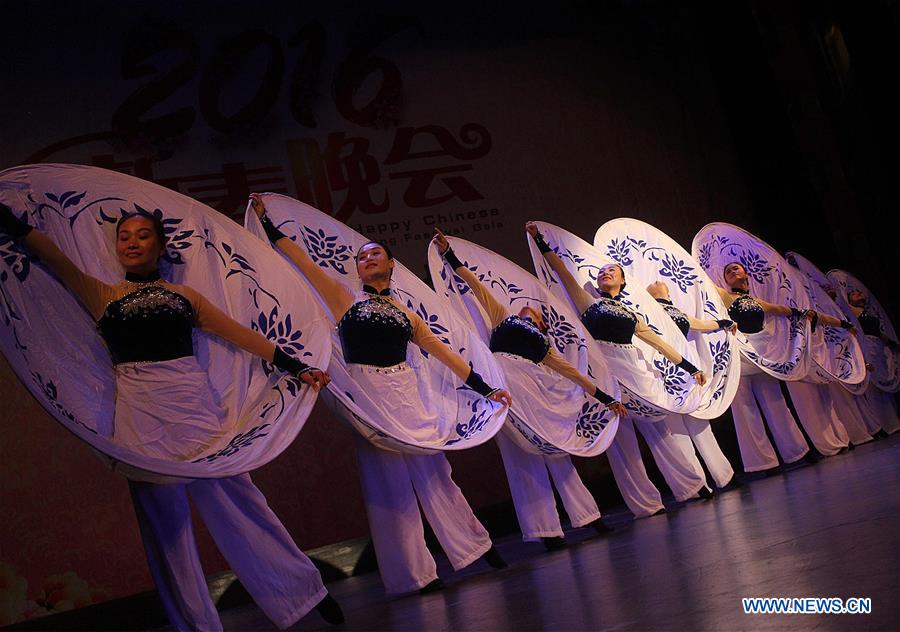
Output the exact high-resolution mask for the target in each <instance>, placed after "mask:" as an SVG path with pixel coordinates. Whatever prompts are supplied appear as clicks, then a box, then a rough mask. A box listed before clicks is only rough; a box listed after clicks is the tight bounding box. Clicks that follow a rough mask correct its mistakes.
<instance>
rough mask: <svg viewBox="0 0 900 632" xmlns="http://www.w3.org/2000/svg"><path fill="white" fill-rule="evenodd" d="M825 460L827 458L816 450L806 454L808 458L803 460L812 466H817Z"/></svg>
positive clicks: (805, 457)
mask: <svg viewBox="0 0 900 632" xmlns="http://www.w3.org/2000/svg"><path fill="white" fill-rule="evenodd" d="M823 458H825V457H823V456H822V455H821V454H819V453H818V452H817V451H816V450H810V451H809V452H807V453H806V456H804V457H803V460H804V461H806V462H807V463H809V464H810V465H815V464H816V463H818V462H819V461H821V460H822V459H823Z"/></svg>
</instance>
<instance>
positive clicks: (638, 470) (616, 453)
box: [606, 417, 706, 518]
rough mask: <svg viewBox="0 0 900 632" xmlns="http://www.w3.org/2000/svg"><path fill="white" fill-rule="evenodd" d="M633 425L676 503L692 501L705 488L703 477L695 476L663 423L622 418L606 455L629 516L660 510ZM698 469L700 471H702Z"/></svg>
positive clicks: (657, 491)
mask: <svg viewBox="0 0 900 632" xmlns="http://www.w3.org/2000/svg"><path fill="white" fill-rule="evenodd" d="M635 426H637V427H638V429H639V430H640V431H641V434H642V435H644V439H645V440H646V441H647V445H648V446H649V448H650V452H651V453H652V454H653V460H654V461H656V465H657V466H658V467H659V471H660V472H662V475H663V477H664V478H665V479H666V483H668V485H669V488H671V490H672V493H673V494H674V495H675V499H676V500H678V501H679V502H681V501H685V500H688V499H689V498H693V497H694V496H696V495H697V492H699V491H700V490H701V489H702V488H704V487H705V486H706V477H705V475H703V476H701V475H698V474H697V471H696V470H695V469H694V468H693V466H692V465H691V464H690V463H689V462H688V460H687V458H685V455H684V451H683V450H682V449H681V446H680V445H679V444H678V441H677V440H676V439H675V437H674V436H673V435H672V433H671V432H669V430H668V428H667V427H666V424H665V423H663V422H661V421H660V422H650V421H637V422H632V420H631V418H630V417H622V418H620V419H619V430H618V431H617V432H616V438H615V439H614V440H613V442H612V445H610V447H609V449H608V450H607V451H606V454H607V456H608V457H609V465H610V468H611V469H612V472H613V476H614V477H615V479H616V485H618V487H619V491H620V492H621V493H622V498H623V499H624V500H625V504H626V505H628V508H629V509H630V510H631V513H633V514H634V515H635V516H636V517H638V518H642V517H645V516H649V515H652V514H653V513H655V512H656V511H658V510H660V509H663V508H664V505H663V503H662V497H661V496H660V494H659V490H658V489H656V486H654V485H653V483H652V482H651V481H650V478H649V477H648V476H647V470H646V469H645V468H644V462H643V460H642V459H641V451H640V447H639V446H638V442H637V435H636V434H635V431H634V428H635ZM694 458H696V457H694ZM700 469H701V471H702V469H703V468H700Z"/></svg>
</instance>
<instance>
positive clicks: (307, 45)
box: [0, 0, 828, 624]
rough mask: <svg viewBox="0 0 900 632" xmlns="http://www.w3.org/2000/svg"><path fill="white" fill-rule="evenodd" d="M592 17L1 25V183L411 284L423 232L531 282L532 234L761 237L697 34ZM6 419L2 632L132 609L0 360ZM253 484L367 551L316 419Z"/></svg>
mask: <svg viewBox="0 0 900 632" xmlns="http://www.w3.org/2000/svg"><path fill="white" fill-rule="evenodd" d="M589 4H590V3H588V4H585V3H573V5H574V8H573V7H570V6H569V5H567V4H566V3H563V4H561V5H559V6H554V7H553V8H552V10H549V7H548V6H547V5H544V4H541V5H538V4H535V6H534V7H531V6H529V5H527V3H526V5H524V6H521V7H518V6H517V7H516V8H515V9H514V10H513V9H510V11H509V12H508V13H506V12H504V11H500V10H498V11H497V12H491V11H490V10H488V9H485V8H484V7H483V6H482V5H481V4H480V3H466V2H463V3H453V4H452V5H441V7H440V8H438V7H430V6H428V3H407V6H403V5H402V4H398V5H395V6H394V8H392V9H390V10H382V9H375V8H373V9H372V10H371V11H367V12H364V11H361V10H360V11H356V10H353V11H351V10H339V9H330V8H325V7H324V5H322V3H315V4H314V3H305V2H292V3H285V4H283V5H281V4H272V3H267V2H257V3H253V5H252V7H251V5H249V4H247V3H230V2H229V3H222V2H212V1H198V2H191V3H176V2H159V3H147V4H144V3H141V4H135V3H121V2H78V3H61V2H53V1H50V0H34V1H30V2H24V3H16V4H8V3H7V4H5V5H4V17H5V21H6V23H7V25H8V28H7V29H5V32H4V37H3V38H2V42H0V59H3V63H4V67H5V70H4V80H3V87H4V91H3V93H4V96H3V98H2V99H0V168H3V167H8V166H12V165H16V164H22V163H29V162H42V161H43V162H66V163H77V164H86V165H97V166H102V167H106V168H109V169H115V170H120V171H122V172H125V173H129V174H132V175H136V176H138V177H140V178H144V179H147V180H151V181H154V182H157V183H160V184H163V185H165V186H167V187H170V188H172V189H175V190H177V191H180V192H182V193H184V194H186V195H189V196H192V197H195V198H196V199H198V200H200V201H202V202H204V203H206V204H209V205H211V206H213V207H215V208H216V209H218V210H219V211H221V212H222V213H224V214H226V215H229V216H231V217H233V218H236V217H239V215H240V214H242V213H243V209H244V206H245V204H246V200H247V195H248V193H250V192H252V191H273V192H278V193H284V194H287V195H290V196H293V197H296V198H298V199H301V200H303V201H306V202H308V203H310V204H312V205H314V206H316V207H317V208H319V209H321V210H323V211H325V212H328V213H330V214H332V215H334V216H335V217H337V218H339V219H341V220H342V221H344V222H346V223H347V224H349V225H350V226H352V227H353V228H354V229H356V230H358V231H360V232H362V233H364V234H367V235H369V236H371V237H373V238H379V239H384V240H386V241H387V243H389V244H390V245H391V246H393V247H394V250H395V253H396V254H397V255H398V256H399V257H400V258H401V259H402V260H403V261H404V263H406V264H407V265H408V266H409V267H410V268H411V269H412V270H413V271H415V272H417V273H421V274H422V275H423V276H425V248H426V245H427V243H428V239H429V238H430V237H431V231H432V229H433V227H435V226H439V227H441V228H442V229H443V230H444V231H445V232H446V233H448V234H450V235H458V236H460V237H463V238H465V239H468V240H471V241H473V242H476V243H480V244H483V245H485V246H487V247H489V248H491V249H493V250H495V251H497V252H498V253H500V254H502V255H504V256H506V257H508V258H509V259H511V260H513V261H515V262H517V263H518V264H520V265H523V266H525V267H530V262H529V257H528V250H527V247H526V242H525V233H524V230H523V224H524V222H525V221H526V220H528V219H546V220H548V221H552V222H553V223H555V224H558V225H560V226H563V227H565V228H566V229H568V230H569V231H571V232H573V233H575V234H577V235H579V236H581V237H582V238H584V239H586V240H588V241H590V240H591V238H592V236H593V234H594V232H595V230H596V229H597V227H598V226H600V225H601V224H603V223H604V222H605V221H607V220H609V219H611V218H614V217H618V216H628V217H633V218H639V219H642V220H644V221H647V222H649V223H651V224H654V225H656V226H658V227H659V228H660V229H662V230H663V231H665V232H666V233H667V234H669V235H670V236H672V237H673V238H674V239H676V240H678V241H679V242H680V243H681V244H682V245H683V246H685V247H689V246H690V239H691V237H692V236H693V235H694V233H695V232H696V231H697V229H699V228H700V227H701V226H703V225H704V224H706V223H708V222H711V221H727V222H733V223H736V224H740V225H742V226H745V227H746V228H748V229H749V230H751V231H753V232H760V233H762V234H765V231H764V230H761V227H760V226H758V225H757V221H756V219H755V216H754V213H753V209H752V206H751V202H750V199H749V196H748V194H747V193H746V187H745V183H744V182H743V180H742V177H741V175H740V173H741V172H740V169H739V166H738V158H737V156H736V154H735V151H734V149H733V146H732V140H731V135H730V133H729V131H728V126H727V124H726V121H725V115H724V113H723V111H722V108H721V105H720V103H719V101H718V96H717V93H716V89H715V85H714V81H713V80H712V78H711V74H710V69H709V63H708V54H709V53H708V51H707V50H706V49H705V48H704V46H703V38H702V36H701V34H700V33H698V32H697V31H696V29H697V28H698V27H697V26H696V24H697V23H698V22H697V21H696V20H694V16H693V14H692V13H691V11H693V9H675V8H672V7H668V6H667V5H665V4H663V5H662V6H660V7H654V6H652V3H650V4H649V5H647V6H645V5H644V4H643V3H631V2H622V3H621V4H617V3H605V4H604V6H605V7H606V8H604V9H594V10H592V11H593V12H592V13H588V9H587V8H586V7H587V6H588V5H589ZM371 6H373V7H374V5H371ZM498 6H499V5H498ZM779 245H782V244H779ZM783 246H784V247H790V244H783ZM0 265H2V264H0ZM823 265H828V262H823ZM0 402H2V413H0V414H2V435H0V436H2V439H0V608H3V609H5V610H4V611H3V612H0V624H3V623H8V622H10V621H12V620H15V619H17V618H21V617H24V616H33V615H35V614H41V613H45V612H48V611H55V610H59V609H64V608H69V607H77V606H81V605H84V604H86V603H90V602H92V601H100V600H104V599H109V598H115V597H120V596H123V595H127V594H131V593H135V592H138V591H142V590H146V589H149V588H151V587H152V583H151V581H150V578H149V575H148V573H147V570H146V564H145V561H144V555H143V551H142V549H141V546H140V542H139V537H138V532H137V528H136V523H135V518H134V516H133V512H132V509H131V504H130V501H129V498H128V493H127V489H126V484H125V481H124V480H123V479H121V478H119V477H117V476H116V475H114V474H112V473H109V472H107V471H105V470H104V468H103V466H102V464H101V463H100V462H99V461H98V460H97V459H95V458H94V457H93V456H91V454H90V453H89V452H88V451H87V450H86V449H85V448H84V447H83V446H82V445H80V444H79V442H77V441H76V440H75V439H73V438H72V437H70V436H68V434H67V433H66V432H64V431H63V429H62V428H60V427H58V425H57V424H56V422H54V421H53V420H52V419H50V418H49V417H48V416H47V415H46V414H44V412H43V411H42V410H41V409H40V407H39V406H38V405H37V404H36V403H35V402H34V401H33V400H32V399H31V397H30V396H29V395H28V393H27V392H26V391H25V389H24V388H22V386H21V384H19V383H18V381H17V380H16V378H15V377H14V376H13V374H12V372H11V371H10V370H9V367H8V365H7V364H6V363H5V361H3V360H0ZM451 461H452V463H453V466H454V474H455V478H456V480H457V481H458V482H459V483H460V485H461V487H462V488H463V491H464V492H465V493H466V495H467V497H468V498H469V499H470V501H471V503H472V504H473V506H474V507H476V508H483V507H486V506H489V505H494V504H497V503H502V502H506V501H508V499H509V493H508V488H507V486H506V482H505V478H504V474H503V470H502V467H501V465H500V462H499V457H498V455H497V452H496V450H495V448H494V447H493V445H489V446H484V447H481V448H478V449H477V450H473V451H470V452H468V453H461V454H454V455H453V456H452V457H451ZM579 468H580V469H581V470H582V472H583V473H584V475H585V477H586V478H587V479H589V480H591V479H595V478H596V477H597V476H600V475H601V474H602V475H603V476H608V470H607V469H606V468H605V467H604V465H603V462H602V461H600V462H598V461H591V462H579ZM254 478H255V480H256V482H257V483H258V484H259V486H260V487H261V489H262V490H263V491H264V492H265V493H266V495H267V497H268V499H269V502H270V503H271V505H272V506H273V508H274V510H275V511H276V513H278V515H279V516H281V517H282V518H283V520H284V522H285V524H286V526H287V528H288V530H289V531H290V532H291V533H292V535H293V536H294V537H295V538H296V540H297V542H298V543H299V545H300V546H301V547H303V548H311V547H316V546H320V545H324V544H327V543H331V542H336V541H340V540H344V539H348V538H352V537H358V536H364V535H365V534H366V533H367V524H366V519H365V514H364V512H363V508H362V504H361V501H360V494H359V489H358V482H357V466H356V462H355V457H354V455H353V452H352V449H351V437H350V434H349V431H348V430H346V429H345V428H344V427H343V426H341V425H339V424H338V423H336V422H335V420H333V419H332V418H331V417H330V415H329V414H328V413H327V411H326V410H325V409H324V408H323V407H321V406H317V409H316V411H315V412H314V413H313V416H312V418H311V419H310V421H309V423H308V424H307V426H306V428H304V430H303V432H302V433H301V434H300V437H299V439H298V440H297V442H296V443H295V444H294V445H293V446H292V447H291V448H290V449H288V450H287V451H286V452H285V453H284V454H283V455H282V456H281V457H280V458H279V459H277V460H276V461H275V462H274V463H272V464H270V465H268V466H266V467H265V468H263V469H262V470H260V471H258V472H257V473H256V474H255V475H254ZM199 539H200V547H201V554H202V558H203V561H204V564H205V568H206V570H207V571H208V572H210V573H211V572H214V571H218V570H221V569H223V568H224V566H225V565H224V561H223V560H222V559H221V558H220V557H219V556H218V554H217V553H216V552H215V549H214V546H213V545H212V543H211V541H210V539H209V537H208V535H207V534H206V533H205V531H203V530H202V529H201V530H200V532H199ZM64 573H69V574H67V575H62V574H64ZM60 575H61V576H60ZM57 576H60V577H57ZM56 586H63V588H59V589H55V588H54V587H56ZM4 591H5V592H4Z"/></svg>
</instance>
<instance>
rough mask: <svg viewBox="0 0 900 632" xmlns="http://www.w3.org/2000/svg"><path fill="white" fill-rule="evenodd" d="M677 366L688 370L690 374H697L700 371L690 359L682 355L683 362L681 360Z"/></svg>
mask: <svg viewBox="0 0 900 632" xmlns="http://www.w3.org/2000/svg"><path fill="white" fill-rule="evenodd" d="M675 366H677V367H678V368H679V369H681V370H682V371H686V372H687V373H688V374H689V375H695V374H697V373H699V372H700V369H698V368H697V367H695V366H694V365H693V364H691V363H690V362H688V359H687V358H685V357H684V356H682V357H681V362H679V363H678V364H677V365H675Z"/></svg>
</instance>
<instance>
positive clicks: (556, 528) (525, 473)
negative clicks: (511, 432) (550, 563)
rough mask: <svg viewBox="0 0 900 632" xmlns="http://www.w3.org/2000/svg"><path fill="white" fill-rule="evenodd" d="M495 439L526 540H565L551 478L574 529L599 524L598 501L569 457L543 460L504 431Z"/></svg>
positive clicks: (551, 457)
mask: <svg viewBox="0 0 900 632" xmlns="http://www.w3.org/2000/svg"><path fill="white" fill-rule="evenodd" d="M494 439H495V440H496V441H497V446H498V447H499V448H500V456H501V457H503V467H504V469H505V470H506V479H507V481H509V491H510V493H511V494H512V499H513V506H514V507H515V509H516V517H517V518H518V519H519V528H520V529H521V530H522V539H523V540H525V541H526V542H527V541H530V540H538V539H540V538H552V537H562V536H563V529H562V525H561V524H560V522H559V513H558V512H557V511H556V499H555V498H554V497H553V487H551V484H550V478H551V477H552V478H553V484H554V485H556V489H557V491H558V492H559V497H560V498H561V499H562V502H563V506H564V507H565V508H566V513H567V514H569V520H570V521H571V523H572V526H573V527H583V526H584V525H586V524H589V523H591V522H593V521H594V520H599V518H600V509H599V508H598V507H597V501H595V500H594V497H593V496H592V495H591V492H589V491H588V489H587V487H585V486H584V483H583V482H582V481H581V477H580V476H578V472H577V471H576V470H575V466H574V465H573V464H572V459H571V458H570V457H569V456H568V455H559V456H542V455H540V454H534V453H531V452H526V451H525V450H523V449H522V448H520V447H519V444H517V443H516V442H515V441H513V440H512V439H510V438H509V437H507V436H506V432H505V431H503V430H501V431H500V432H499V433H497V434H496V435H495V436H494ZM548 471H549V475H548Z"/></svg>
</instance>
